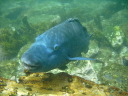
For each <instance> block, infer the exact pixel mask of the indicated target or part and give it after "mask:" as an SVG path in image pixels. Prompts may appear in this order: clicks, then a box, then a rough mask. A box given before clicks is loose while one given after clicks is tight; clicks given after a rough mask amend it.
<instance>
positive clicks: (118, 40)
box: [111, 26, 124, 48]
mask: <svg viewBox="0 0 128 96" xmlns="http://www.w3.org/2000/svg"><path fill="white" fill-rule="evenodd" d="M114 31H115V32H114V33H113V34H112V35H111V36H112V38H111V44H112V46H113V47H117V48H118V47H120V46H121V45H122V44H123V38H124V34H123V32H122V30H121V28H120V26H114Z"/></svg>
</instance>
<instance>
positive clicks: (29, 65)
mask: <svg viewBox="0 0 128 96" xmlns="http://www.w3.org/2000/svg"><path fill="white" fill-rule="evenodd" d="M23 65H24V68H25V70H28V71H32V70H39V69H40V67H41V66H39V65H32V64H27V63H23Z"/></svg>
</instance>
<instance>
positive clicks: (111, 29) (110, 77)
mask: <svg viewBox="0 0 128 96" xmlns="http://www.w3.org/2000/svg"><path fill="white" fill-rule="evenodd" d="M68 18H78V19H79V20H80V22H81V24H82V26H84V27H86V28H87V30H88V33H90V34H93V35H92V37H91V38H90V45H89V50H88V52H87V53H86V54H85V53H82V57H90V58H95V59H97V60H94V61H85V60H82V61H73V62H70V63H68V65H67V66H68V69H66V70H64V71H63V70H59V69H54V70H51V71H50V72H53V73H58V72H67V73H68V74H71V75H77V76H80V77H82V78H84V79H88V80H91V81H94V82H96V83H101V84H106V85H112V86H116V87H119V88H121V89H122V90H125V91H128V82H127V80H128V75H127V74H128V71H127V70H128V47H127V46H128V38H127V37H128V34H127V33H128V28H127V26H128V19H127V18H128V1H127V0H79V1H78V0H36V1H35V0H1V1H0V77H6V78H15V79H17V78H18V76H19V75H22V72H21V70H23V68H22V67H21V65H20V64H19V59H20V58H21V56H22V54H23V53H24V52H25V51H26V50H27V49H28V48H29V47H30V45H31V43H32V42H34V39H35V38H36V37H37V36H38V35H40V34H42V33H43V32H45V31H46V30H48V29H50V28H52V27H53V26H55V25H57V24H60V23H61V22H63V21H65V20H67V19H68ZM80 45H82V43H80ZM56 48H57V47H56Z"/></svg>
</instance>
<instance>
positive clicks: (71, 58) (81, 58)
mask: <svg viewBox="0 0 128 96" xmlns="http://www.w3.org/2000/svg"><path fill="white" fill-rule="evenodd" d="M68 59H69V60H95V59H92V58H85V57H68Z"/></svg>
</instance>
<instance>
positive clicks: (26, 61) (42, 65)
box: [21, 43, 66, 73]
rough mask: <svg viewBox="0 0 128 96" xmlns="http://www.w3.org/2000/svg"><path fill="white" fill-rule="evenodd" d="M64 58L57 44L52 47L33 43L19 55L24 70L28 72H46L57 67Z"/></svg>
mask: <svg viewBox="0 0 128 96" xmlns="http://www.w3.org/2000/svg"><path fill="white" fill-rule="evenodd" d="M65 61H66V58H65V56H64V55H63V54H61V52H60V48H59V46H58V45H57V44H55V45H54V46H53V48H50V47H47V46H45V45H43V44H41V43H34V44H33V45H32V46H31V47H30V48H29V49H28V50H27V51H26V52H25V53H24V54H23V55H22V57H21V62H22V64H23V65H24V68H25V70H27V71H29V72H32V73H33V72H47V71H49V70H52V69H54V68H58V67H59V66H60V64H63V63H64V62H65Z"/></svg>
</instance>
